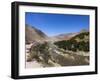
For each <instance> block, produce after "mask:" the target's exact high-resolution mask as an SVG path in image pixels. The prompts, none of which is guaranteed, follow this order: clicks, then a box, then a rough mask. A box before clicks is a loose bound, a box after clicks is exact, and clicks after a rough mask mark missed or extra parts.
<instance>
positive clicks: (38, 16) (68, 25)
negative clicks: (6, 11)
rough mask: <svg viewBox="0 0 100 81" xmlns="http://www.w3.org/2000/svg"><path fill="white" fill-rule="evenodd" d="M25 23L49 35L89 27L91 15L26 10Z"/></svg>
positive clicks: (77, 30)
mask: <svg viewBox="0 0 100 81" xmlns="http://www.w3.org/2000/svg"><path fill="white" fill-rule="evenodd" d="M25 24H28V25H31V26H34V27H35V28H37V29H40V30H42V31H43V32H44V33H45V34H47V35H48V36H55V35H58V34H64V33H73V32H79V31H80V30H82V29H89V16H88V15H72V14H50V13H33V12H32V13H31V12H26V13H25Z"/></svg>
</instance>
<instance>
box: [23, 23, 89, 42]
mask: <svg viewBox="0 0 100 81" xmlns="http://www.w3.org/2000/svg"><path fill="white" fill-rule="evenodd" d="M25 26H26V27H25V32H26V33H25V34H26V35H25V41H26V43H32V42H34V41H36V42H43V41H53V42H55V41H62V40H69V39H71V38H72V37H74V36H76V35H78V34H80V33H82V32H88V31H87V30H85V29H83V30H81V31H80V32H76V33H65V34H59V35H57V36H53V37H49V36H47V35H46V34H45V33H44V32H42V31H41V30H39V29H37V28H35V27H32V26H30V25H27V24H26V25H25Z"/></svg>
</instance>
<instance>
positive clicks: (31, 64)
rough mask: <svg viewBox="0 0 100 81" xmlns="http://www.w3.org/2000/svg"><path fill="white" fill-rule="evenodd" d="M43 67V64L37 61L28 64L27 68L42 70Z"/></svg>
mask: <svg viewBox="0 0 100 81" xmlns="http://www.w3.org/2000/svg"><path fill="white" fill-rule="evenodd" d="M40 67H43V66H42V64H40V63H38V62H37V61H35V60H34V61H31V62H26V68H40Z"/></svg>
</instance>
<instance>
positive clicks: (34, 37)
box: [25, 24, 48, 44]
mask: <svg viewBox="0 0 100 81" xmlns="http://www.w3.org/2000/svg"><path fill="white" fill-rule="evenodd" d="M25 34H26V35H25V41H26V44H27V43H32V42H34V41H37V42H41V41H44V40H46V39H48V36H47V35H46V34H45V33H43V32H42V31H41V30H39V29H37V28H35V27H32V26H30V25H27V24H26V25H25Z"/></svg>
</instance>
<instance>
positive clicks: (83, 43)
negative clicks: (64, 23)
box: [54, 32, 89, 52]
mask: <svg viewBox="0 0 100 81" xmlns="http://www.w3.org/2000/svg"><path fill="white" fill-rule="evenodd" d="M54 44H55V45H57V46H58V47H59V48H62V49H64V50H70V51H87V52H88V51H89V32H80V33H79V34H77V35H75V36H74V37H72V38H70V39H69V40H62V41H56V42H55V43H54Z"/></svg>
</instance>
